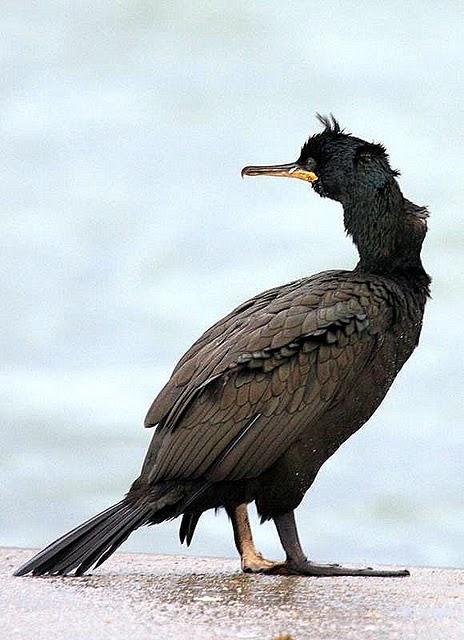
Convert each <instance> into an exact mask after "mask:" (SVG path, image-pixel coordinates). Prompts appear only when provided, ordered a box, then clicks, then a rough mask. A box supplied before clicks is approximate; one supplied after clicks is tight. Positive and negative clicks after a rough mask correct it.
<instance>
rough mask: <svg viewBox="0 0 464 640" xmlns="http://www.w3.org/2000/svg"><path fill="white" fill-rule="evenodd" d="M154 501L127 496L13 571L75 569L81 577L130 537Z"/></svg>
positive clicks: (19, 573)
mask: <svg viewBox="0 0 464 640" xmlns="http://www.w3.org/2000/svg"><path fill="white" fill-rule="evenodd" d="M153 511H154V508H153V502H152V501H150V500H149V499H147V498H143V497H140V498H139V499H138V500H133V499H131V497H130V496H126V497H125V498H124V499H123V500H121V502H118V503H117V504H115V505H114V506H112V507H110V508H109V509H106V511H103V512H102V513H99V514H98V515H96V516H94V517H93V518H91V519H90V520H87V522H84V524H81V525H79V526H78V527H76V528H75V529H73V530H72V531H70V532H69V533H66V534H65V535H64V536H62V537H61V538H59V539H58V540H55V542H52V544H50V545H49V546H48V547H46V548H45V549H43V550H42V551H40V552H39V553H38V554H37V555H35V556H34V557H33V558H31V560H29V561H28V562H26V563H25V564H23V565H22V566H21V567H19V569H17V570H16V571H15V573H14V575H15V576H23V575H25V574H26V573H30V572H32V574H33V575H43V574H50V575H66V574H67V573H70V572H71V571H73V570H75V575H77V576H80V575H82V574H83V573H85V571H87V569H89V568H90V567H91V566H92V565H95V566H96V567H98V566H99V565H100V564H101V563H102V562H104V561H105V560H106V559H107V558H108V557H109V556H110V555H111V554H112V553H113V552H114V551H116V549H117V548H118V547H119V546H120V545H121V544H122V543H123V542H124V540H126V538H128V537H129V535H130V534H131V533H132V531H135V529H138V528H139V527H140V526H142V525H143V524H147V523H148V521H149V519H150V516H151V515H152V514H153Z"/></svg>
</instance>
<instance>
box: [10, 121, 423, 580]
mask: <svg viewBox="0 0 464 640" xmlns="http://www.w3.org/2000/svg"><path fill="white" fill-rule="evenodd" d="M319 119H320V121H321V122H322V124H323V125H324V130H323V131H322V132H321V133H318V134H316V135H314V136H312V137H311V138H310V139H309V140H308V142H306V144H305V145H304V146H303V148H302V151H301V155H300V157H299V159H298V160H297V162H296V163H292V164H290V165H278V166H273V167H246V168H245V169H244V170H243V172H242V173H243V174H244V175H259V174H266V175H279V176H285V177H296V178H299V179H302V180H307V181H308V182H310V183H311V184H312V186H313V188H314V190H315V191H316V192H317V193H318V194H319V195H321V196H324V197H328V198H331V199H333V200H337V201H338V202H340V203H341V204H342V206H343V211H344V224H345V228H346V231H347V232H348V233H349V234H350V235H351V236H352V238H353V241H354V243H355V244H356V246H357V249H358V252H359V262H358V264H357V266H356V267H355V269H354V270H353V271H343V270H342V271H327V272H324V273H320V274H317V275H315V276H311V277H309V278H303V279H302V280H298V281H296V282H291V283H290V284H286V285H284V286H281V287H276V288H275V289H271V290H269V291H265V292H264V293H261V294H259V295H257V296H256V297H255V298H253V299H251V300H249V301H247V302H245V303H244V304H242V305H240V306H239V307H237V309H235V310H234V311H232V313H230V314H229V315H228V316H226V317H225V318H223V319H222V320H220V321H219V322H218V323H217V324H215V325H214V326H213V327H211V328H210V329H209V330H208V331H206V333H204V334H203V336H201V338H200V339H199V340H198V341H197V342H196V343H195V344H194V345H193V346H192V347H191V348H190V349H189V351H188V352H187V353H186V354H185V355H184V357H183V358H182V359H181V360H180V362H179V363H178V365H177V366H176V368H175V369H174V372H173V374H172V376H171V378H170V380H169V381H168V383H167V384H166V386H165V387H164V388H163V389H162V391H161V392H160V394H159V395H158V396H157V398H156V399H155V401H154V402H153V404H152V406H151V408H150V410H149V412H148V415H147V418H146V426H147V427H153V426H155V425H157V429H156V431H155V433H154V435H153V439H152V442H151V445H150V447H149V450H148V453H147V456H146V458H145V462H144V464H143V468H142V471H141V474H140V477H139V478H138V479H137V480H136V481H135V482H134V483H133V485H132V487H131V489H130V491H129V493H128V494H127V495H126V497H125V498H124V499H123V500H122V501H121V502H120V503H118V504H117V505H115V506H114V507H111V508H110V509H108V510H107V511H105V512H103V513H102V514H99V515H98V516H96V517H94V518H93V519H91V520H89V521H88V522H87V523H85V524H84V525H81V526H80V527H77V529H75V530H74V531H72V532H71V533H68V534H67V535H65V536H63V537H62V538H60V539H59V540H58V541H56V542H54V543H52V544H51V545H50V546H49V547H47V548H46V549H45V550H44V551H42V552H40V553H39V554H38V555H37V556H35V557H34V558H32V560H30V561H29V562H27V563H26V564H25V565H23V566H22V567H20V568H19V569H18V571H17V572H16V574H17V575H23V574H25V573H28V572H30V571H32V573H34V574H44V573H49V574H65V573H68V572H70V571H73V570H75V571H76V573H77V574H81V573H83V572H84V571H86V570H87V569H88V568H89V567H91V566H92V565H98V564H100V563H101V562H103V561H104V560H105V559H106V558H107V557H108V556H109V555H110V554H111V553H113V551H114V550H115V549H116V548H117V547H119V545H120V544H121V543H122V542H123V541H124V540H125V539H126V538H127V537H128V536H129V534H130V533H131V532H132V531H133V530H134V529H136V528H137V527H140V526H141V525H143V524H155V523H158V522H162V521H163V520H166V519H168V518H174V517H176V516H179V515H183V518H182V523H181V528H180V538H181V540H182V541H184V540H186V541H187V543H190V541H191V539H192V536H193V534H194V531H195V527H196V524H197V522H198V519H199V518H200V516H201V514H202V512H203V511H205V510H206V509H210V508H217V507H225V508H226V509H227V511H228V514H229V516H230V517H231V520H232V524H233V528H234V535H235V541H236V544H237V548H238V550H239V552H240V555H241V557H242V567H243V568H244V570H248V571H263V572H268V573H301V574H305V575H405V574H406V573H407V572H382V571H375V570H372V569H369V568H367V569H348V568H345V567H340V566H338V565H319V564H316V563H313V562H310V561H308V560H307V559H306V557H305V556H304V554H303V552H302V549H301V546H300V544H299V541H298V536H297V532H296V527H295V523H294V519H293V510H294V509H295V508H296V507H297V506H298V505H299V503H300V502H301V500H302V498H303V496H304V494H305V493H306V491H307V490H308V488H309V487H310V486H311V484H312V483H313V481H314V479H315V477H316V475H317V472H318V471H319V469H320V467H321V465H322V464H323V463H324V462H325V461H326V460H327V459H328V458H329V457H330V456H331V455H332V454H333V453H334V452H335V451H336V450H337V449H338V447H339V446H340V445H341V444H342V443H343V442H344V441H345V440H346V439H347V438H349V437H350V436H351V435H352V434H353V433H354V432H355V431H357V430H358V429H359V428H360V427H361V426H362V425H363V424H364V423H365V422H366V420H368V419H369V417H370V416H371V415H372V413H373V412H374V411H375V409H376V408H377V407H378V406H379V404H380V403H381V401H382V399H383V398H384V396H385V394H386V393H387V391H388V389H389V387H390V385H391V384H392V382H393V380H394V379H395V376H396V375H397V373H398V371H399V370H400V369H401V367H402V366H403V364H404V363H405V362H406V360H407V359H408V358H409V356H410V355H411V353H412V352H413V350H414V348H415V347H416V345H417V343H418V340H419V334H420V330H421V325H422V316H423V311H424V305H425V302H426V299H427V296H428V292H429V283H430V279H429V277H428V276H427V274H426V273H425V271H424V269H423V267H422V263H421V259H420V251H421V247H422V242H423V240H424V237H425V234H426V231H427V224H426V217H427V213H426V210H425V209H424V208H422V207H419V206H417V205H414V204H413V203H412V202H410V201H408V200H406V199H405V198H404V197H403V195H402V193H401V190H400V188H399V185H398V183H397V181H396V177H397V175H398V173H397V172H396V171H394V170H392V169H391V168H390V164H389V160H388V156H387V154H386V152H385V149H384V147H383V146H381V145H378V144H373V143H369V142H365V141H364V140H360V139H359V138H355V137H353V136H351V135H350V134H348V133H345V132H343V131H342V130H341V129H340V127H339V125H338V123H337V122H336V121H335V119H334V118H331V119H326V118H321V117H320V118H319ZM251 501H255V502H256V506H257V509H258V512H259V513H260V515H261V518H262V519H263V520H266V519H269V518H272V519H274V521H275V523H276V526H277V530H278V533H279V536H280V539H281V542H282V545H283V547H284V549H285V551H286V555H287V561H286V563H283V564H275V563H272V562H270V561H268V560H264V559H263V558H262V557H261V556H260V555H259V554H258V553H257V552H256V550H255V549H254V546H253V541H252V537H251V531H250V528H249V524H248V518H247V511H246V504H247V503H249V502H251Z"/></svg>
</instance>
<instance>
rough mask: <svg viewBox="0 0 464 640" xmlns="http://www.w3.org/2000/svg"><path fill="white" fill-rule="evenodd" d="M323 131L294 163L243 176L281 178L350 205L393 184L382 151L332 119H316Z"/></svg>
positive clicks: (252, 170) (254, 170) (256, 168)
mask: <svg viewBox="0 0 464 640" xmlns="http://www.w3.org/2000/svg"><path fill="white" fill-rule="evenodd" d="M317 118H318V120H319V122H320V123H321V124H322V125H323V126H324V129H323V131H321V132H320V133H316V134H315V135H312V136H311V137H310V138H309V140H308V141H307V142H306V143H305V144H304V145H303V147H302V149H301V153H300V156H299V158H298V160H296V162H291V163H290V164H280V165H272V166H248V167H245V168H244V169H242V176H257V175H269V176H281V177H286V178H297V179H299V180H305V181H306V182H309V183H310V184H311V186H312V187H313V189H314V190H315V191H316V192H317V193H318V194H319V195H320V196H322V197H326V198H331V199H332V200H337V201H338V202H341V203H342V204H344V205H346V204H349V203H350V201H351V200H352V199H353V197H359V195H362V194H365V195H367V194H366V191H367V192H369V191H370V192H375V191H377V190H378V189H382V188H383V187H385V186H386V184H387V183H388V182H391V181H392V180H394V178H395V177H396V176H397V175H398V172H397V171H394V170H393V169H391V167H390V164H389V161H388V155H387V153H386V151H385V148H384V147H383V146H382V145H380V144H374V143H370V142H366V141H365V140H361V139H360V138H355V137H354V136H352V135H351V134H349V133H347V132H345V131H344V130H343V129H341V128H340V125H339V124H338V122H337V121H336V120H335V118H334V117H333V116H330V117H324V116H320V115H317Z"/></svg>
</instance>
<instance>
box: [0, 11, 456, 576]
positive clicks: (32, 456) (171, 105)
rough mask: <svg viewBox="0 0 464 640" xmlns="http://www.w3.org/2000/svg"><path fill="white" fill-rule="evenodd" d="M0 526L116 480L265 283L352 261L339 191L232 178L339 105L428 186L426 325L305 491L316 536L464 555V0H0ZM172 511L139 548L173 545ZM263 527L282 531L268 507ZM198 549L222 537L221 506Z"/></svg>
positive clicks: (297, 140) (274, 158) (290, 148)
mask: <svg viewBox="0 0 464 640" xmlns="http://www.w3.org/2000/svg"><path fill="white" fill-rule="evenodd" d="M0 18H1V25H2V39H1V44H0V51H1V82H0V100H1V108H0V140H1V153H0V163H1V171H0V193H1V199H2V203H3V204H2V209H3V212H2V216H1V222H0V224H1V233H0V245H1V254H0V255H1V257H0V261H1V264H0V286H1V291H2V294H1V296H2V298H1V299H2V306H1V319H2V332H1V334H0V350H1V361H2V371H1V372H0V378H1V380H0V417H1V434H2V435H1V441H0V443H1V448H0V465H1V486H0V494H1V504H2V507H1V510H0V544H9V545H28V546H32V545H34V546H39V545H43V544H45V543H47V542H50V540H51V539H52V538H54V537H56V536H57V535H58V534H61V533H63V532H64V531H65V530H67V529H68V528H70V527H71V526H73V525H75V524H77V523H79V522H80V521H82V520H84V519H86V518H88V517H89V516H90V515H91V514H93V513H94V512H96V511H98V510H100V509H102V508H104V507H106V506H108V505H109V504H111V503H113V502H115V501H117V500H119V499H120V497H121V495H122V494H123V493H124V492H125V491H126V489H127V488H128V486H129V482H130V481H131V480H132V479H133V478H134V477H135V476H136V474H137V473H138V470H139V467H140V464H141V461H142V458H143V455H144V452H145V449H146V447H147V446H148V442H149V439H150V437H151V432H149V431H147V430H144V429H143V428H142V421H143V417H144V415H145V412H146V410H147V408H148V406H149V404H150V403H151V400H152V398H153V396H154V395H155V394H156V393H157V391H159V389H160V388H161V386H162V385H163V383H164V382H165V380H166V378H167V376H168V375H169V374H170V371H171V369H172V367H173V365H174V364H175V362H176V361H177V359H178V358H179V357H180V356H181V355H182V353H183V352H184V351H185V350H186V349H187V348H188V347H189V346H190V344H191V343H192V341H193V340H194V339H195V338H196V337H198V335H199V334H200V333H201V332H202V331H203V330H205V329H206V328H207V327H208V326H209V325H210V324H212V323H213V322H214V321H215V320H217V319H218V318H219V317H221V316H222V315H224V314H225V313H226V312H228V311H229V310H230V309H231V308H232V307H234V306H235V305H237V304H238V303H239V302H241V301H242V300H244V299H246V298H248V297H250V296H251V295H253V294H255V293H256V292H259V291H261V290H263V289H266V288H269V287H271V286H275V285H277V284H280V283H284V282H287V281H290V280H292V279H295V278H299V277H301V276H304V275H308V274H311V273H314V272H317V271H321V270H323V269H327V268H350V267H351V266H353V265H354V264H355V261H356V257H355V252H354V248H353V246H352V244H351V242H350V240H349V239H347V238H346V237H345V235H344V232H343V228H342V223H341V209H340V207H339V206H338V205H337V204H336V203H333V202H330V201H327V200H322V199H320V198H318V197H317V196H316V195H315V194H313V193H311V192H310V191H308V187H307V185H305V184H303V183H301V184H300V183H297V182H293V181H290V182H285V181H280V180H274V181H273V180H271V179H256V180H252V179H249V180H246V181H242V180H240V169H241V167H242V166H243V165H245V164H249V163H273V162H288V161H291V160H293V159H295V158H296V157H297V154H298V151H299V148H300V146H301V144H302V143H303V142H304V140H305V138H306V137H307V136H308V135H309V134H310V133H313V132H314V131H316V130H317V129H318V125H317V123H316V121H315V119H314V117H313V116H314V113H315V112H316V111H320V112H322V113H327V112H330V111H332V112H333V113H334V114H335V115H336V116H337V117H338V118H339V119H340V121H341V123H342V125H344V126H345V127H346V128H348V129H349V130H351V131H353V132H354V133H355V134H356V135H358V136H360V137H363V138H365V139H367V140H371V139H373V140H381V141H383V142H384V143H385V144H386V145H387V147H388V149H389V151H390V155H391V159H392V164H393V166H394V167H398V168H400V169H401V171H402V177H401V186H402V188H403V191H404V193H405V194H406V195H407V196H408V197H409V198H410V199H412V200H414V201H415V202H417V203H419V204H428V205H429V206H430V209H431V213H432V217H431V219H430V233H429V236H428V238H427V242H426V245H425V247H424V255H423V258H424V262H425V265H426V267H427V269H428V271H429V272H430V273H431V274H432V276H433V300H431V301H430V303H429V304H428V307H427V311H426V318H425V326H424V331H423V334H422V339H421V344H420V348H419V350H418V351H417V352H416V353H415V355H414V356H413V358H412V359H411V361H410V362H409V363H408V364H407V365H406V366H405V368H404V370H403V371H402V372H401V374H400V375H399V376H398V379H397V381H396V383H395V385H394V387H393V388H392V390H391V391H390V393H389V395H388V397H387V399H386V400H385V402H384V403H383V404H382V407H381V408H380V409H379V411H378V412H377V413H376V414H375V416H374V417H373V418H372V420H371V421H370V423H369V425H368V426H366V427H365V428H363V429H362V430H361V431H360V432H358V434H356V435H355V436H354V437H353V438H352V439H350V440H349V442H348V443H346V444H345V445H344V446H343V447H342V449H341V450H340V451H339V452H338V453H337V455H336V456H334V457H333V458H332V459H331V460H330V461H329V462H328V463H327V464H326V465H325V467H324V469H323V470H322V472H321V473H320V475H319V477H318V480H317V482H316V483H315V485H314V486H313V488H312V489H311V491H310V492H309V493H308V494H307V496H306V498H305V500H304V503H303V504H302V506H301V507H300V508H299V510H298V520H299V522H300V525H301V532H302V539H303V541H304V544H305V547H306V550H307V552H308V554H310V555H311V556H312V557H314V558H317V559H319V560H324V559H330V560H344V561H353V562H356V561H361V560H366V561H369V562H375V561H382V562H394V563H399V564H415V563H417V564H429V565H452V566H462V565H463V564H464V555H463V548H464V545H463V542H464V492H463V484H464V470H463V459H464V429H463V420H462V414H463V408H464V407H463V401H462V383H463V360H464V359H463V355H464V354H463V345H462V318H463V313H464V305H463V277H462V276H463V267H464V257H463V256H464V251H463V249H464V240H463V237H464V236H463V222H462V217H463V216H462V202H463V195H464V194H463V186H462V184H463V180H462V174H463V162H462V145H463V136H462V104H463V98H464V96H463V82H462V81H463V78H462V42H463V36H464V33H463V13H462V4H461V3H460V2H457V1H456V2H453V1H448V2H443V3H440V4H437V3H435V2H428V1H426V2H424V1H421V2H418V1H409V2H408V1H406V2H404V1H401V2H400V1H398V2H397V1H389V2H386V3H371V2H356V3H346V2H330V1H329V2H325V3H319V4H318V3H316V4H313V3H309V2H301V1H300V2H299V1H296V0H295V1H294V2H292V3H290V4H289V3H283V2H280V1H277V0H269V1H268V2H257V1H251V0H248V1H246V2H242V1H237V2H234V3H225V2H196V3H186V2H178V1H175V0H170V1H169V2H144V1H142V0H140V1H127V2H120V1H103V0H101V1H95V0H92V1H91V2H90V1H85V0H83V1H81V2H76V3H69V2H59V1H58V0H57V1H54V0H43V1H42V2H27V3H25V2H20V1H17V0H16V1H15V2H4V3H2V7H1V9H0ZM177 526H178V523H168V524H164V525H162V526H159V527H157V528H156V529H153V528H151V529H145V530H142V531H140V532H137V533H136V534H134V535H133V536H132V537H131V539H130V540H129V541H128V542H127V543H126V545H125V549H131V550H153V551H157V552H165V553H171V552H172V553H178V552H182V553H184V552H185V549H181V548H180V547H179V544H178V541H177ZM255 529H256V537H257V540H258V543H259V546H260V547H261V549H262V550H263V551H264V552H265V553H266V554H268V555H270V556H274V557H277V556H280V555H281V550H280V547H279V544H278V541H277V537H276V535H275V533H274V530H273V527H272V525H271V524H266V525H264V526H261V527H258V526H256V527H255ZM189 552H191V553H193V554H212V555H232V554H234V547H233V542H232V535H231V531H230V526H229V524H228V523H227V519H226V517H225V515H224V514H221V515H219V516H218V517H215V516H214V514H213V513H210V514H207V515H205V516H204V517H203V518H202V520H201V523H200V526H199V529H198V533H197V535H196V537H195V539H194V542H193V544H192V546H191V548H190V551H189Z"/></svg>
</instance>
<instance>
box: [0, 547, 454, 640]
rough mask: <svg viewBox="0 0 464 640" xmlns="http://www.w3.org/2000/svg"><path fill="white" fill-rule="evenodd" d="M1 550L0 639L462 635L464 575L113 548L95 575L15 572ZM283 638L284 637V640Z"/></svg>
mask: <svg viewBox="0 0 464 640" xmlns="http://www.w3.org/2000/svg"><path fill="white" fill-rule="evenodd" d="M30 555H31V551H26V550H23V549H3V550H2V549H0V560H1V562H0V638H2V639H5V640H10V638H11V639H18V638H21V639H22V638H27V639H29V638H33V639H34V640H42V639H43V640H45V639H46V640H59V639H60V638H66V640H89V639H91V640H106V639H110V638H111V640H119V639H121V640H122V639H124V640H145V639H150V640H165V639H171V638H172V639H174V638H175V639H181V640H182V639H188V640H196V639H200V638H201V639H202V640H203V639H206V640H216V639H219V638H234V639H235V638H246V639H250V640H254V639H256V640H258V639H260V640H261V639H266V640H271V639H273V638H275V637H277V636H279V634H282V637H284V636H283V634H289V635H290V636H291V638H292V639H293V640H305V639H307V638H309V639H313V638H314V639H318V640H319V639H322V638H323V639H324V640H332V639H337V640H345V639H351V638H356V639H357V640H358V639H362V640H374V639H375V640H381V639H383V638H398V639H400V640H409V639H414V640H418V639H420V640H422V639H428V638H430V640H432V639H433V640H439V639H441V638H444V639H445V638H446V640H454V639H460V640H462V638H464V571H461V570H458V569H412V575H411V577H409V578H395V579H392V578H302V577H294V576H292V577H266V576H246V575H243V574H241V573H240V572H239V569H238V561H237V560H224V559H217V558H198V559H193V558H183V557H181V556H173V557H170V556H156V555H142V554H137V555H130V554H116V555H115V556H113V558H111V559H110V560H109V561H108V562H107V563H105V564H104V565H103V567H101V568H100V569H98V571H97V572H96V573H95V574H94V575H92V576H86V577H83V578H73V577H67V578H62V577H60V578H58V577H51V578H50V577H49V578H32V577H25V578H13V577H12V576H11V572H12V571H13V569H14V568H15V567H17V566H18V565H19V564H20V563H22V562H24V561H25V560H26V559H27V558H28V557H30ZM285 637H286V636H285Z"/></svg>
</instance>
